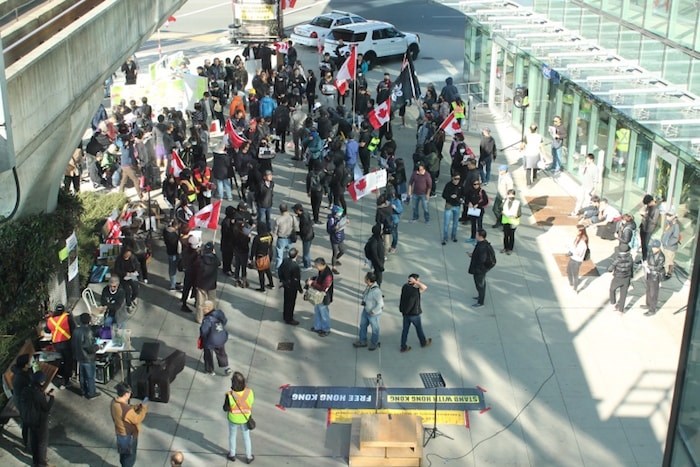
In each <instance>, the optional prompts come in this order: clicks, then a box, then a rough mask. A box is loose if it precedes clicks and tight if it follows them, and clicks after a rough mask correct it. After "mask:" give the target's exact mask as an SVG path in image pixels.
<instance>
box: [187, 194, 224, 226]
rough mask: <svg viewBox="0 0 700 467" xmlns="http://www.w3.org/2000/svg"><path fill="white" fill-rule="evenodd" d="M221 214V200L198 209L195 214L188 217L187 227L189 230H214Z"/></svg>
mask: <svg viewBox="0 0 700 467" xmlns="http://www.w3.org/2000/svg"><path fill="white" fill-rule="evenodd" d="M220 213H221V200H219V201H215V202H213V203H212V204H210V205H208V206H205V207H203V208H202V209H200V210H199V211H198V212H197V214H195V215H194V216H192V217H190V220H189V221H188V225H189V227H190V229H194V228H196V227H204V228H205V229H211V230H216V229H217V228H218V226H219V214H220Z"/></svg>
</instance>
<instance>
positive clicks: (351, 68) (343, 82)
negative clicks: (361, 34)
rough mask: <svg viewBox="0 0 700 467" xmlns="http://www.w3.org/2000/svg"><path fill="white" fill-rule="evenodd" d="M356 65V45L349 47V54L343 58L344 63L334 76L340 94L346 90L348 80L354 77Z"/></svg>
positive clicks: (343, 93)
mask: <svg viewBox="0 0 700 467" xmlns="http://www.w3.org/2000/svg"><path fill="white" fill-rule="evenodd" d="M356 67H357V47H354V46H353V47H350V55H348V58H346V59H345V63H343V66H341V67H340V70H338V74H337V75H336V76H335V87H336V88H338V92H339V93H340V95H341V96H344V95H345V93H346V92H348V87H349V86H350V84H349V81H350V80H353V79H355V68H356Z"/></svg>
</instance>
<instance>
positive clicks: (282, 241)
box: [274, 237, 292, 271]
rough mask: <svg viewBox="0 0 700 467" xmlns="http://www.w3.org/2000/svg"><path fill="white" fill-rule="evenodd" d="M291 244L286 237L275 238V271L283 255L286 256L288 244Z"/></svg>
mask: <svg viewBox="0 0 700 467" xmlns="http://www.w3.org/2000/svg"><path fill="white" fill-rule="evenodd" d="M291 244H292V242H290V241H289V238H287V237H285V238H282V237H280V238H278V239H277V243H276V245H275V250H276V251H275V267H274V270H275V271H277V269H278V268H279V267H280V265H281V264H282V261H283V260H284V258H285V256H287V250H289V245H291Z"/></svg>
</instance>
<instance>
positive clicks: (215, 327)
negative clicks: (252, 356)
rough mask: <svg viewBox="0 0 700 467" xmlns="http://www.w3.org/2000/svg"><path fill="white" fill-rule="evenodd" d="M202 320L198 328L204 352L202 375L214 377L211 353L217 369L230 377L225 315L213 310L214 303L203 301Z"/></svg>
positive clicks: (218, 310)
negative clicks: (217, 365)
mask: <svg viewBox="0 0 700 467" xmlns="http://www.w3.org/2000/svg"><path fill="white" fill-rule="evenodd" d="M202 311H203V312H204V318H203V319H202V324H201V325H200V326H199V338H200V339H201V340H202V348H203V350H204V373H206V374H208V375H212V376H214V375H215V374H216V373H215V372H214V358H213V355H212V352H213V353H215V354H216V362H217V363H218V364H219V368H223V369H224V374H226V375H230V374H231V368H229V366H228V355H227V354H226V341H228V332H226V323H227V322H228V320H227V319H226V315H225V314H224V312H223V311H221V310H220V309H216V310H215V309H214V302H212V301H211V300H205V301H204V303H203V304H202Z"/></svg>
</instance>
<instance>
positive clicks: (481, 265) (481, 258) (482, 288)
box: [467, 229, 496, 308]
mask: <svg viewBox="0 0 700 467" xmlns="http://www.w3.org/2000/svg"><path fill="white" fill-rule="evenodd" d="M467 254H468V255H469V256H470V257H471V261H470V263H469V274H471V275H472V276H474V286H475V287H476V292H477V294H478V295H477V296H476V297H474V299H475V300H476V303H475V304H474V305H472V306H473V308H480V307H482V306H484V300H485V298H486V273H487V272H489V271H490V270H491V269H493V267H494V266H495V265H496V253H495V252H494V251H493V247H492V246H491V244H490V243H489V242H487V241H486V231H485V230H484V229H481V230H477V232H476V245H475V246H474V251H472V252H471V253H467Z"/></svg>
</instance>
